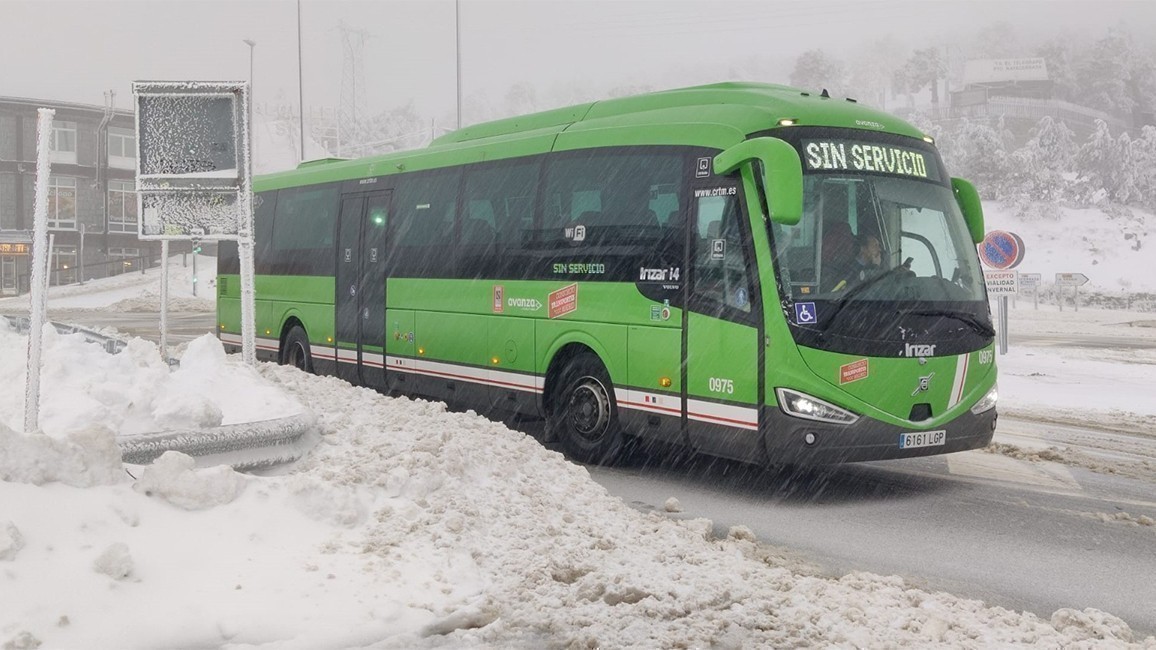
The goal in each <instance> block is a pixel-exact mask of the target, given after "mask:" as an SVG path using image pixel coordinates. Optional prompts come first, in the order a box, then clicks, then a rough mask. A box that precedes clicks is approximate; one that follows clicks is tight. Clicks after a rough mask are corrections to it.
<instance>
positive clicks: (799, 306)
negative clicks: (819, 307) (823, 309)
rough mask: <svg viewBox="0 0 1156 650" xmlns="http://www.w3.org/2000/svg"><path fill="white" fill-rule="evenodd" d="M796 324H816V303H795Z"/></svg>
mask: <svg viewBox="0 0 1156 650" xmlns="http://www.w3.org/2000/svg"><path fill="white" fill-rule="evenodd" d="M795 322H796V323H798V324H799V325H810V324H812V323H814V322H815V303H813V302H797V303H795Z"/></svg>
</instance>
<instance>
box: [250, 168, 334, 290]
mask: <svg viewBox="0 0 1156 650" xmlns="http://www.w3.org/2000/svg"><path fill="white" fill-rule="evenodd" d="M340 192H341V186H340V185H338V184H337V183H329V184H325V185H311V186H307V187H299V188H287V189H282V190H279V191H278V192H277V206H276V209H275V211H274V218H273V231H272V233H271V236H270V242H269V247H268V248H267V249H266V252H267V253H268V256H267V259H268V261H269V263H270V264H271V265H272V267H273V268H272V270H271V271H270V272H276V273H299V274H303V275H332V274H333V265H334V260H333V255H332V254H331V253H328V252H324V253H323V252H322V251H329V250H330V249H331V248H332V246H333V239H334V233H335V232H336V223H337V211H338V207H339V205H340V199H339V196H340Z"/></svg>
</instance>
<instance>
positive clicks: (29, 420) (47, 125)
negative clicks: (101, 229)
mask: <svg viewBox="0 0 1156 650" xmlns="http://www.w3.org/2000/svg"><path fill="white" fill-rule="evenodd" d="M37 115H38V119H37V122H36V198H35V199H34V201H35V203H34V205H33V211H32V215H33V216H32V279H31V286H30V287H29V289H30V290H31V292H32V294H31V295H30V296H29V300H30V303H29V313H28V370H27V373H26V374H25V376H26V378H27V379H26V381H25V382H24V431H25V432H26V433H32V432H34V431H39V430H40V348H41V345H42V343H43V341H42V340H41V337H42V336H43V330H44V320H45V312H46V311H47V296H46V294H47V293H48V289H47V287H46V286H45V285H47V282H46V280H47V276H48V251H47V250H45V245H46V244H47V243H48V177H49V174H51V172H52V165H51V163H50V162H49V160H48V148H49V138H50V137H52V119H53V118H54V117H56V111H54V110H52V109H50V108H42V109H40V110H39V111H37Z"/></svg>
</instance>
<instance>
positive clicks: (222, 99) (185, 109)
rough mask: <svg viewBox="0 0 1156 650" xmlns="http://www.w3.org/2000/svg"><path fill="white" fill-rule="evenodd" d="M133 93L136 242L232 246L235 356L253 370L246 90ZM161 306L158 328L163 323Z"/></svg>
mask: <svg viewBox="0 0 1156 650" xmlns="http://www.w3.org/2000/svg"><path fill="white" fill-rule="evenodd" d="M133 94H134V96H135V97H136V121H137V134H138V137H137V170H136V171H137V175H136V179H137V214H138V215H139V216H140V220H139V223H140V226H139V228H140V231H139V234H138V236H139V237H140V239H142V240H161V241H162V242H168V241H172V240H180V241H189V240H197V241H203V240H214V241H236V242H237V249H238V257H239V258H240V262H241V268H240V275H241V356H242V358H243V359H244V361H245V363H247V364H250V365H252V364H254V363H256V328H255V325H254V312H255V296H254V295H253V293H254V291H253V255H252V252H253V188H252V181H251V178H250V176H251V167H252V166H251V164H250V160H249V152H250V148H249V132H250V125H249V114H250V111H249V84H248V83H244V82H211V81H135V82H133ZM165 245H166V244H162V247H164V246H165ZM193 263H194V264H195V263H196V256H195V253H194V257H193ZM166 281H167V276H166ZM194 289H195V285H194ZM163 302H164V301H162V305H161V328H162V330H163V329H164V327H165V324H166V323H165V320H166V319H165V310H166V306H165V305H164V304H163ZM162 338H163V335H162Z"/></svg>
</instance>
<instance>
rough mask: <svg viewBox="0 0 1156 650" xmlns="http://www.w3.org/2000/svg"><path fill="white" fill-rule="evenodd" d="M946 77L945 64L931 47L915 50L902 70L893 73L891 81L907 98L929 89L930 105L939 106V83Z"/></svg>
mask: <svg viewBox="0 0 1156 650" xmlns="http://www.w3.org/2000/svg"><path fill="white" fill-rule="evenodd" d="M946 76H947V63H946V62H945V61H944V60H943V57H942V56H940V53H939V48H938V47H936V46H931V47H927V48H924V49H922V50H915V52H914V53H912V55H911V57H910V58H908V59H907V62H906V63H905V64H903V67H902V68H899V69H898V70H896V71H895V73H894V75H893V77H892V81H893V83H894V84H895V88H896V90H897V91H899V92H904V93H907V94H908V95H909V96H910V95H913V94H914V93H917V92H919V91H921V90H923V89H924V88H930V89H931V103H932V104H933V105H938V104H939V82H940V80H942V79H944V78H946Z"/></svg>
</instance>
